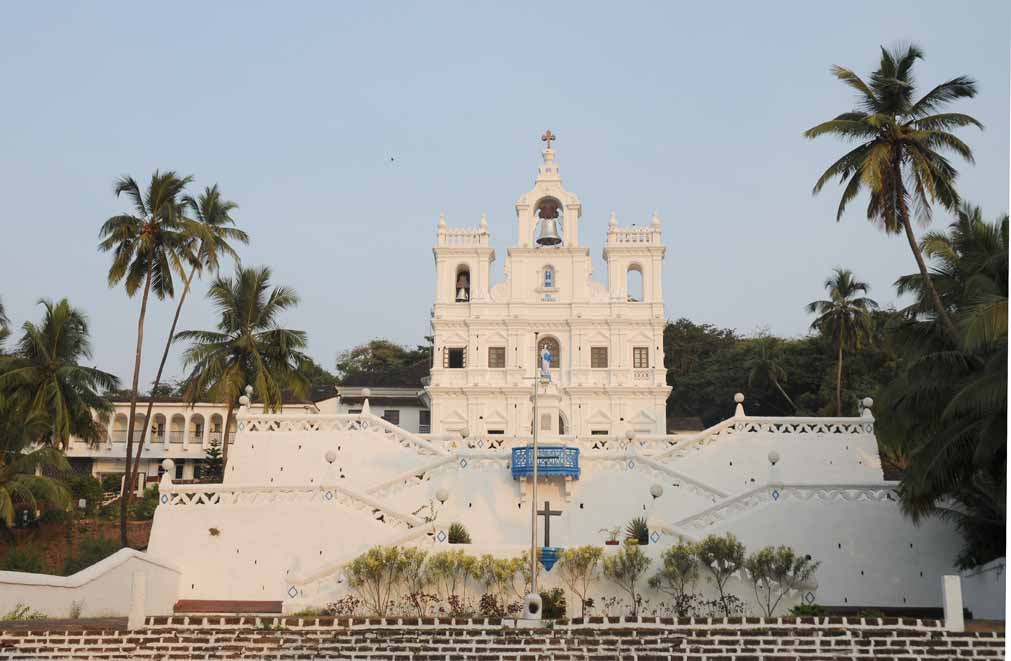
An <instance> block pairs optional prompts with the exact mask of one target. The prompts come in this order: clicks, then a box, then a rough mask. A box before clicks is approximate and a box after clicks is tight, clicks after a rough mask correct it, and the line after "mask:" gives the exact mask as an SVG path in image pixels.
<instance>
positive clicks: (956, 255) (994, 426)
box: [878, 205, 1008, 568]
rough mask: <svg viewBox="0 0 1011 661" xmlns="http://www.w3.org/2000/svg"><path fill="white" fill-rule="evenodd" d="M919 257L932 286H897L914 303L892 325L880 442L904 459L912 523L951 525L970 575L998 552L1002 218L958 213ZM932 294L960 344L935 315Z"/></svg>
mask: <svg viewBox="0 0 1011 661" xmlns="http://www.w3.org/2000/svg"><path fill="white" fill-rule="evenodd" d="M922 248H923V251H924V253H925V254H926V255H927V256H928V257H929V258H930V260H931V264H932V269H931V274H930V278H931V282H932V285H933V287H932V289H928V288H926V287H924V286H923V282H922V279H920V278H919V277H916V276H905V277H903V278H900V280H899V281H898V287H899V291H900V292H902V293H908V294H912V295H913V296H914V297H915V301H914V303H913V304H912V305H910V306H909V307H908V308H907V309H906V310H903V316H902V318H900V319H898V320H897V321H896V322H895V323H894V324H893V334H894V339H893V344H894V345H895V346H896V347H898V349H897V350H898V351H899V352H900V354H901V356H902V358H903V362H902V369H901V371H900V372H899V374H898V377H897V378H896V379H895V380H894V382H892V383H891V384H890V385H889V386H888V388H887V389H886V390H885V391H884V393H883V396H882V398H881V404H882V406H881V407H879V410H880V413H879V415H878V420H879V424H878V433H879V435H880V436H881V438H882V441H883V443H884V444H885V445H886V446H888V447H891V448H894V449H896V451H897V452H902V453H903V454H904V455H905V456H906V457H908V460H907V463H908V466H907V470H906V473H905V475H904V477H903V480H902V484H901V486H900V495H901V498H902V505H903V508H904V509H905V511H906V512H907V513H908V514H909V515H911V516H912V517H913V519H914V520H920V519H921V518H923V517H927V516H940V517H944V518H947V519H949V520H951V521H953V522H954V523H955V524H956V525H957V526H958V528H959V530H960V532H961V534H962V537H963V541H964V544H963V548H962V550H961V552H960V553H959V555H958V558H957V559H956V562H957V564H958V565H959V566H960V567H964V568H968V567H974V566H977V565H980V564H984V563H986V562H989V561H990V560H992V559H994V558H996V557H1000V556H1003V555H1004V553H1005V543H1004V540H1005V531H1006V528H1007V510H1006V493H1007V427H1006V425H1007V379H1008V375H1007V361H1008V355H1007V318H1008V317H1007V311H1008V308H1007V286H1008V217H1007V216H1006V215H1005V216H1003V217H1001V218H1000V219H998V220H997V221H995V222H993V223H988V222H986V221H984V220H983V217H982V213H981V212H980V210H979V209H978V208H977V207H974V206H971V205H963V206H962V207H961V208H960V210H959V213H958V214H957V217H956V220H955V222H954V223H952V224H951V225H950V226H949V228H948V230H947V232H937V233H931V234H928V235H926V236H924V238H923V241H922ZM933 290H936V291H937V292H939V295H940V297H941V300H942V303H943V305H944V307H945V310H946V314H948V315H949V316H950V317H951V318H952V320H953V323H954V325H955V327H956V328H957V333H958V335H957V339H954V338H952V337H951V336H950V335H949V334H948V333H947V332H946V324H944V322H942V321H940V319H939V318H938V315H937V314H936V313H935V311H934V307H933V301H932V298H933V294H932V291H933Z"/></svg>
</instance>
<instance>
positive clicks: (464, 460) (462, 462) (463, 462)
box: [460, 457, 467, 468]
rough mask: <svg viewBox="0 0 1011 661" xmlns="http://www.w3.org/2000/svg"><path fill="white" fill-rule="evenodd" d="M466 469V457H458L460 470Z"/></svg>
mask: <svg viewBox="0 0 1011 661" xmlns="http://www.w3.org/2000/svg"><path fill="white" fill-rule="evenodd" d="M466 467H467V458H466V457H460V468H466Z"/></svg>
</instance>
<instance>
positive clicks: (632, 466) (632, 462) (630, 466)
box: [628, 459, 635, 470]
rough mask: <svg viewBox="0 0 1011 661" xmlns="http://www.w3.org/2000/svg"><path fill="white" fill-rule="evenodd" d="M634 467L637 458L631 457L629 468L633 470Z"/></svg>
mask: <svg viewBox="0 0 1011 661" xmlns="http://www.w3.org/2000/svg"><path fill="white" fill-rule="evenodd" d="M633 468H635V460H634V459H629V460H628V470H632V469H633Z"/></svg>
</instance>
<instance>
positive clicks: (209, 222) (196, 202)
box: [127, 184, 249, 484]
mask: <svg viewBox="0 0 1011 661" xmlns="http://www.w3.org/2000/svg"><path fill="white" fill-rule="evenodd" d="M183 203H184V204H185V205H186V206H187V207H189V209H190V210H191V211H192V212H193V215H194V216H195V219H196V220H197V222H198V223H200V226H199V228H198V229H200V230H201V232H200V234H199V235H197V234H194V235H193V236H191V237H189V241H188V242H187V244H186V245H185V247H184V256H185V259H186V262H187V263H188V264H189V266H190V272H189V274H188V275H186V276H185V278H184V280H183V291H182V294H180V295H179V302H178V303H177V304H176V311H175V315H174V316H173V317H172V326H171V327H170V328H169V334H168V339H167V340H166V341H165V350H164V351H162V354H161V362H160V363H158V371H157V372H156V373H155V377H154V385H153V386H152V387H151V396H150V397H149V398H148V403H147V413H146V414H145V415H144V419H145V420H150V419H151V411H152V409H153V408H154V401H155V393H156V392H157V391H158V385H159V384H160V383H161V376H162V372H163V371H164V369H165V362H166V361H167V360H168V355H169V349H170V348H171V347H172V338H173V337H174V336H175V332H176V325H177V324H178V323H179V314H180V313H181V312H182V309H183V303H185V302H186V295H187V294H189V291H190V285H191V284H192V283H193V278H194V276H196V275H198V274H200V273H202V272H203V270H204V269H207V270H208V271H211V272H213V273H217V271H218V268H219V267H220V264H221V258H222V257H224V256H228V257H231V258H232V259H234V260H235V261H236V262H238V261H239V256H238V254H237V253H236V252H235V249H234V248H232V245H231V244H230V243H229V242H230V241H239V242H241V243H249V237H248V235H247V234H246V233H245V232H243V231H242V230H240V229H237V228H235V227H232V225H234V224H235V221H234V220H233V219H232V217H231V215H230V214H231V212H232V211H234V210H235V209H238V208H239V205H237V204H235V203H234V202H230V201H228V200H225V199H223V198H222V197H221V193H220V192H219V191H218V187H217V185H216V184H215V185H214V186H211V187H209V188H206V189H204V192H203V193H202V194H201V195H200V197H199V198H197V199H194V198H193V197H192V196H189V195H187V196H185V197H184V198H183ZM146 436H147V425H145V426H144V428H143V429H141V432H140V441H139V442H138V444H137V456H138V457H139V456H140V454H141V452H143V450H144V440H145V437H146ZM139 469H140V461H137V462H135V464H134V467H133V471H132V472H131V474H130V476H129V477H130V479H129V480H127V482H128V483H129V484H133V483H134V481H135V480H136V479H137V472H138V470H139Z"/></svg>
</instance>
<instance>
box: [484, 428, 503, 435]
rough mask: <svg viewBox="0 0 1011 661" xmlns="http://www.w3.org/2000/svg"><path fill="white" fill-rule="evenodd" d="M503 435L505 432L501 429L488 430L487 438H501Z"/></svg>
mask: <svg viewBox="0 0 1011 661" xmlns="http://www.w3.org/2000/svg"><path fill="white" fill-rule="evenodd" d="M504 434H505V430H503V429H489V430H488V435H489V436H502V435H504Z"/></svg>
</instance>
